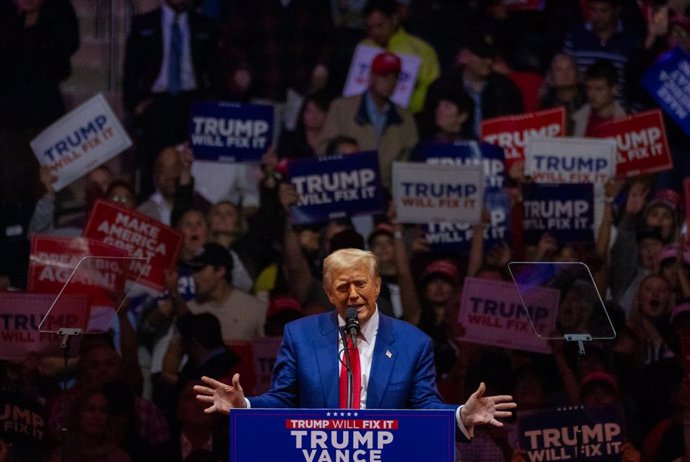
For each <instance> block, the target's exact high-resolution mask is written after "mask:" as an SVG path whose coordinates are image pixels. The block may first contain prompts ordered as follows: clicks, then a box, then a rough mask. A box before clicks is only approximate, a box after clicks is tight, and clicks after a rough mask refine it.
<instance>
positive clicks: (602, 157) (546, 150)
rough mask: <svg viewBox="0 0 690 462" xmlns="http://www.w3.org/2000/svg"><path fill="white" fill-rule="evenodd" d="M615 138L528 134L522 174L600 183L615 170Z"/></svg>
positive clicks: (543, 179)
mask: <svg viewBox="0 0 690 462" xmlns="http://www.w3.org/2000/svg"><path fill="white" fill-rule="evenodd" d="M615 156H616V142H615V141H613V140H609V139H592V138H558V139H556V138H553V139H549V138H531V139H530V140H529V141H528V143H527V150H526V151H525V175H528V176H530V177H532V179H533V180H534V181H535V182H536V183H594V184H595V185H603V184H604V183H605V182H606V181H607V180H608V179H609V178H611V177H613V175H614V173H615V171H616V163H615V162H616V157H615Z"/></svg>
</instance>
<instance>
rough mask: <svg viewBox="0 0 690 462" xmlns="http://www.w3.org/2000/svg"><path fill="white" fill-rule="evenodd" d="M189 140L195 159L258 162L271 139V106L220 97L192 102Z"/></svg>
mask: <svg viewBox="0 0 690 462" xmlns="http://www.w3.org/2000/svg"><path fill="white" fill-rule="evenodd" d="M189 140H190V142H191V144H192V151H193V152H194V156H195V158H196V159H197V160H205V161H212V162H260V161H261V156H262V155H263V154H264V153H265V152H266V151H267V150H268V148H269V146H270V145H271V143H272V141H273V107H272V106H269V105H264V104H238V103H227V102H223V101H211V102H206V101H205V102H198V103H195V104H194V105H193V106H192V111H191V117H190V119H189Z"/></svg>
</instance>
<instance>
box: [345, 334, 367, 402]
mask: <svg viewBox="0 0 690 462" xmlns="http://www.w3.org/2000/svg"><path fill="white" fill-rule="evenodd" d="M345 355H349V356H350V367H351V368H352V389H353V394H354V396H353V397H352V409H359V398H360V395H361V394H362V373H361V372H360V367H359V350H357V348H355V346H354V345H353V344H352V338H351V337H350V336H349V335H348V337H347V349H346V350H345V351H344V352H343V359H342V361H341V363H342V366H341V367H340V407H341V408H347V362H346V361H347V360H346V359H345Z"/></svg>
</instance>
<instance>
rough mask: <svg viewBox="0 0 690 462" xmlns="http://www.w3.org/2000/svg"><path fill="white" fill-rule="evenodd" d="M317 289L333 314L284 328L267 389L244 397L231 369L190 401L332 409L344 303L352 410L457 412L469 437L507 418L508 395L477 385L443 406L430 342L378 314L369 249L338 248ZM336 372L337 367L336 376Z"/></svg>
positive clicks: (224, 409)
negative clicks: (225, 379) (353, 351)
mask: <svg viewBox="0 0 690 462" xmlns="http://www.w3.org/2000/svg"><path fill="white" fill-rule="evenodd" d="M323 287H324V290H325V291H326V294H327V295H328V298H329V300H330V301H331V303H332V304H333V305H334V306H335V307H336V312H335V313H325V314H321V315H317V316H309V317H306V318H302V319H299V320H297V321H294V322H292V323H290V324H288V325H286V326H285V330H284V334H283V342H282V344H281V347H280V351H279V352H278V357H277V358H276V364H275V367H274V369H273V383H272V385H271V389H270V390H269V391H268V392H267V393H264V394H263V395H260V396H257V397H253V398H245V396H244V392H243V391H242V386H241V385H240V382H239V374H235V376H234V377H233V378H232V385H227V384H224V383H221V382H218V381H216V380H213V379H211V378H208V377H203V378H202V380H203V381H204V383H205V384H206V385H207V386H200V385H197V386H196V387H194V390H195V391H196V392H197V393H199V394H198V395H197V399H199V400H200V401H202V402H204V403H207V404H209V407H208V408H207V409H206V410H205V412H207V413H210V412H221V413H224V414H227V413H228V412H229V411H230V409H232V408H244V407H255V408H283V407H302V408H334V407H344V406H343V405H342V404H341V403H342V402H343V401H342V397H340V399H339V382H340V380H339V376H338V374H339V372H338V371H339V370H340V369H341V364H342V362H343V361H344V359H341V356H340V354H341V353H342V352H343V351H344V350H346V348H344V347H343V344H342V343H341V336H340V335H339V328H342V327H343V326H344V325H345V318H346V316H345V312H346V309H347V308H348V307H354V308H355V309H356V310H357V320H358V321H359V325H360V328H361V333H360V335H359V336H358V339H357V344H358V353H359V357H358V361H357V362H358V363H359V364H358V368H359V369H360V373H359V377H356V378H355V382H356V385H355V389H358V390H359V396H358V397H355V399H354V402H355V407H361V408H368V409H457V411H456V420H457V422H458V426H459V428H460V430H461V431H462V433H463V434H464V435H465V436H466V437H467V438H471V437H472V435H473V433H474V427H475V426H476V425H482V424H489V425H494V426H499V427H500V426H502V423H501V422H499V421H498V420H497V419H498V418H505V417H509V416H510V415H511V412H510V409H513V408H515V407H516V405H515V403H513V402H512V397H510V396H506V395H499V396H489V397H485V396H484V391H485V387H484V384H483V383H482V384H481V385H480V386H479V388H478V389H477V391H476V392H474V393H473V394H472V396H470V398H469V399H468V400H467V403H465V405H463V406H457V405H451V404H445V403H443V401H442V400H441V397H440V395H439V394H438V391H437V389H436V383H435V378H436V372H435V368H434V358H433V347H432V343H431V339H430V338H429V337H427V336H426V334H424V333H423V332H421V331H420V330H419V329H417V328H416V327H414V326H412V325H411V324H408V323H406V322H404V321H399V320H396V319H393V318H389V317H388V316H385V315H383V314H381V313H379V312H378V309H377V307H376V299H377V297H378V295H379V291H380V289H381V278H380V277H379V275H378V270H377V268H376V257H375V256H374V255H373V254H372V253H371V252H366V251H363V250H357V249H341V250H338V251H335V252H333V253H332V254H331V255H329V256H328V257H326V259H325V260H324V267H323ZM342 374H343V372H341V375H342Z"/></svg>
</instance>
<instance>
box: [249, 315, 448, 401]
mask: <svg viewBox="0 0 690 462" xmlns="http://www.w3.org/2000/svg"><path fill="white" fill-rule="evenodd" d="M379 319H380V321H379V330H378V334H377V336H376V344H375V346H374V356H373V358H372V365H371V377H370V378H369V384H368V389H367V403H366V406H367V409H455V408H457V407H458V406H457V405H451V404H445V403H443V401H442V400H441V396H440V395H439V394H438V390H437V389H436V370H435V368H434V355H433V346H432V343H431V339H430V338H429V337H428V336H427V335H426V334H424V333H423V332H422V331H420V330H419V329H417V328H416V327H414V326H412V325H411V324H408V323H406V322H403V321H398V320H396V319H393V318H390V317H388V316H385V315H383V314H381V313H379ZM338 335H339V334H338V320H337V314H336V313H335V312H332V313H325V314H320V315H316V316H309V317H306V318H302V319H299V320H297V321H294V322H292V323H289V324H288V325H286V326H285V331H284V334H283V342H282V344H281V346H280V351H279V352H278V356H277V358H276V364H275V367H274V369H273V383H272V385H271V390H270V391H268V392H266V393H264V394H263V395H261V396H257V397H254V398H249V401H250V403H251V406H252V407H255V408H283V407H301V408H337V407H339V402H338V384H339V379H338V356H339V352H338ZM386 352H390V353H391V354H390V358H389V357H388V355H386Z"/></svg>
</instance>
